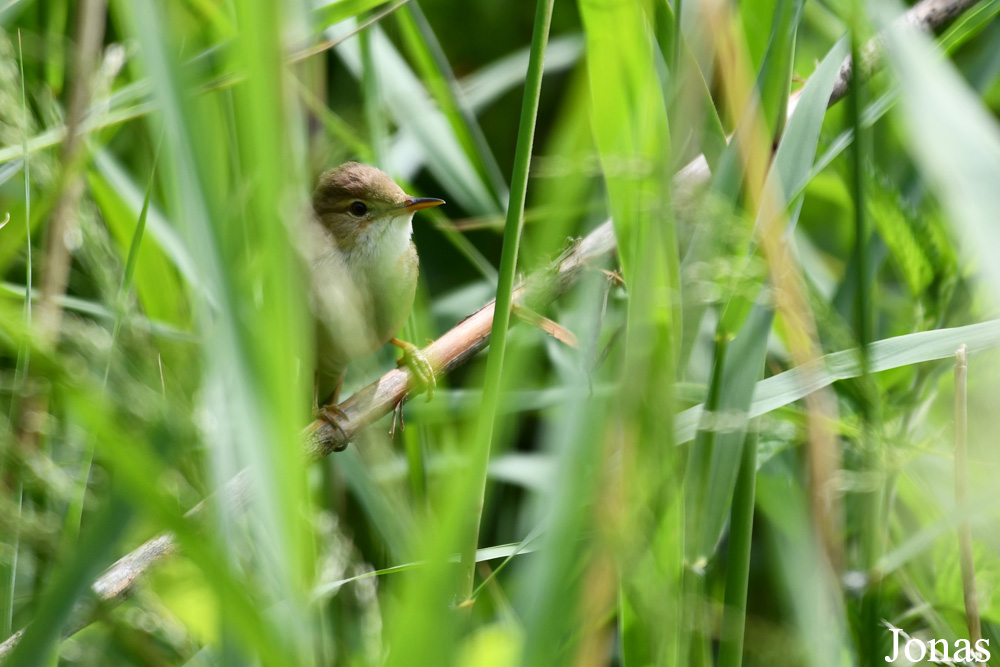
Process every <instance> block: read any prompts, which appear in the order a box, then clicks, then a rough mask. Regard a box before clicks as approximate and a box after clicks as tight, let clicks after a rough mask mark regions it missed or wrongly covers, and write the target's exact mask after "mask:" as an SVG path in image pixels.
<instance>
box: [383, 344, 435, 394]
mask: <svg viewBox="0 0 1000 667" xmlns="http://www.w3.org/2000/svg"><path fill="white" fill-rule="evenodd" d="M389 342H390V343H392V344H393V345H395V346H396V347H398V348H399V349H400V350H402V351H403V356H402V357H400V358H399V359H398V360H397V361H396V364H397V365H398V366H406V367H407V368H409V369H410V373H412V374H413V378H414V379H415V380H416V381H417V391H416V393H420V392H421V391H425V390H426V391H427V400H428V401H430V400H431V399H432V398H434V388H435V387H437V379H435V377H434V367H433V366H431V362H430V361H429V360H428V359H427V357H425V356H424V353H423V352H421V351H420V348H419V347H417V346H416V345H414V344H413V343H408V342H406V341H405V340H399V339H398V338H393V339H391V340H390V341H389Z"/></svg>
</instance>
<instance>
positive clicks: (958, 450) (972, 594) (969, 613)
mask: <svg viewBox="0 0 1000 667" xmlns="http://www.w3.org/2000/svg"><path fill="white" fill-rule="evenodd" d="M968 367H969V361H968V354H967V353H966V348H965V345H962V346H961V347H959V348H958V351H956V352H955V504H956V505H957V506H958V509H959V511H963V510H964V509H966V508H967V505H968V501H969V499H968V495H969V494H968V490H969V448H968V440H969V437H968V433H969V430H968V418H969V415H968V400H967V395H966V374H967V371H968ZM958 551H959V560H960V563H961V567H962V595H963V596H964V597H965V620H966V623H968V625H969V639H970V641H971V642H972V645H973V646H975V645H976V642H977V641H979V640H980V639H982V638H983V629H982V626H981V623H980V619H979V597H978V595H977V594H976V564H975V561H974V560H973V557H972V528H971V527H970V526H969V521H968V519H962V521H960V522H959V524H958Z"/></svg>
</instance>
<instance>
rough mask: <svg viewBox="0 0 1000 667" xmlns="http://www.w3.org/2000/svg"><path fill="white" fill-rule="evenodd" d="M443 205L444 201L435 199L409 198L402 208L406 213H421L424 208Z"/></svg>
mask: <svg viewBox="0 0 1000 667" xmlns="http://www.w3.org/2000/svg"><path fill="white" fill-rule="evenodd" d="M443 203H444V200H443V199H435V198H434V197H407V198H406V200H405V201H404V202H403V205H402V206H400V208H401V209H403V210H404V211H419V210H421V209H424V208H433V207H435V206H440V205H441V204H443Z"/></svg>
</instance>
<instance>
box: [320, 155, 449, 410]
mask: <svg viewBox="0 0 1000 667" xmlns="http://www.w3.org/2000/svg"><path fill="white" fill-rule="evenodd" d="M443 203H444V201H443V200H441V199H433V198H430V197H411V196H409V195H407V194H406V193H405V192H403V190H402V188H400V187H399V186H398V185H396V183H395V181H393V180H392V179H391V178H389V176H387V175H386V174H385V173H384V172H382V171H380V170H378V169H376V168H375V167H369V166H367V165H363V164H359V163H357V162H348V163H346V164H342V165H340V166H339V167H335V168H334V169H331V170H329V171H327V172H325V173H324V174H323V175H322V176H320V178H319V183H318V184H317V185H316V190H315V191H314V192H313V198H312V205H313V211H314V213H315V217H314V218H313V220H311V221H310V224H309V225H307V239H306V242H307V243H306V248H305V252H306V254H307V258H308V262H309V265H310V269H311V276H312V307H313V312H314V313H315V315H316V324H317V326H316V365H317V371H316V401H317V406H322V405H327V404H331V403H336V401H337V398H338V396H339V394H340V388H341V385H342V384H343V381H344V371H345V370H346V369H347V365H348V364H350V363H351V362H352V361H355V360H357V359H361V358H363V357H366V356H368V355H370V354H372V353H373V352H375V351H376V350H377V349H379V348H380V347H382V345H384V344H385V343H388V342H391V343H393V344H394V345H396V346H397V347H399V348H401V349H402V350H403V358H402V360H401V361H402V363H405V364H406V365H407V366H408V367H409V368H410V369H411V371H412V372H413V373H414V375H415V376H416V377H417V379H418V380H419V381H420V382H421V383H422V384H423V386H424V387H427V388H428V389H432V388H433V386H434V373H433V371H432V369H431V367H430V364H429V363H428V362H427V360H426V359H425V358H424V357H423V356H422V355H421V354H420V350H419V348H417V346H415V345H413V344H412V343H407V342H405V341H401V340H399V339H397V338H394V336H395V334H396V333H397V332H398V331H399V330H400V329H401V328H402V327H403V325H404V324H405V323H406V319H407V318H408V317H409V315H410V310H411V309H412V308H413V296H414V293H415V292H416V288H417V273H418V262H417V248H416V246H415V245H414V244H413V241H412V240H411V238H410V237H411V235H412V233H413V228H412V224H411V223H412V220H413V214H414V213H415V212H416V211H419V210H421V209H424V208H430V207H432V206H440V205H441V204H443ZM324 416H328V415H324Z"/></svg>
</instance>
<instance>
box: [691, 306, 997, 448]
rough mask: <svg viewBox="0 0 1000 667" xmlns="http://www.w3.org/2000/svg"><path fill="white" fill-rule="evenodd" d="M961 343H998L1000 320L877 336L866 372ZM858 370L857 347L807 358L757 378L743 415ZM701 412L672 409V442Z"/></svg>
mask: <svg viewBox="0 0 1000 667" xmlns="http://www.w3.org/2000/svg"><path fill="white" fill-rule="evenodd" d="M963 343H965V344H966V345H968V348H969V352H970V353H972V352H977V351H979V350H988V349H991V348H995V347H998V346H1000V320H990V321H988V322H983V323H982V324H970V325H968V326H964V327H955V328H949V329H937V330H934V331H922V332H920V333H914V334H907V335H905V336H897V337H895V338H887V339H884V340H880V341H876V342H874V343H872V344H871V345H870V346H869V348H868V349H869V354H868V359H869V364H870V367H871V372H872V373H880V372H882V371H887V370H890V369H893V368H901V367H903V366H910V365H913V364H921V363H925V362H928V361H935V360H938V359H951V358H952V357H954V355H955V350H956V349H958V346H959V345H961V344H963ZM860 375H861V361H860V358H859V356H858V351H857V350H843V351H841V352H833V353H831V354H828V355H826V356H824V357H821V358H820V359H817V360H815V361H814V362H812V363H810V364H807V365H805V366H799V367H797V368H793V369H792V370H789V371H785V372H784V373H779V374H778V375H774V376H772V377H769V378H766V379H764V380H761V381H760V382H758V383H757V386H756V389H755V390H754V394H753V402H752V403H751V404H750V407H749V409H748V410H747V414H746V415H745V418H748V419H752V418H753V417H759V416H761V415H763V414H767V413H768V412H771V411H773V410H777V409H778V408H781V407H784V406H786V405H789V404H791V403H794V402H795V401H798V400H800V399H802V398H804V397H805V396H807V395H809V394H811V393H812V392H814V391H818V390H819V389H822V388H823V387H828V386H830V385H831V384H833V383H834V382H837V381H838V380H847V379H850V378H856V377H859V376H860ZM703 412H704V406H703V405H696V406H694V407H692V408H688V409H687V410H685V411H683V412H681V413H680V414H678V415H677V420H676V422H675V426H676V430H675V432H674V438H675V441H676V442H677V443H683V442H687V441H689V440H691V439H692V438H694V436H695V433H696V429H697V426H698V423H699V420H700V419H701V415H702V413H703ZM720 427H722V428H725V427H726V425H725V424H722V425H720Z"/></svg>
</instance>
